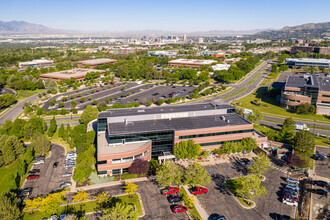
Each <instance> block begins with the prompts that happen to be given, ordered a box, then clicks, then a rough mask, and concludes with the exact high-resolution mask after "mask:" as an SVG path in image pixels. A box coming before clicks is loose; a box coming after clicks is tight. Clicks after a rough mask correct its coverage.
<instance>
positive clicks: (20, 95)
mask: <svg viewBox="0 0 330 220" xmlns="http://www.w3.org/2000/svg"><path fill="white" fill-rule="evenodd" d="M43 91H44V90H42V89H36V90H34V91H31V90H17V99H18V100H23V99H26V98H29V97H30V96H33V95H35V94H38V93H40V92H43Z"/></svg>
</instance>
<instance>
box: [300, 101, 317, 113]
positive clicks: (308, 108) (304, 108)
mask: <svg viewBox="0 0 330 220" xmlns="http://www.w3.org/2000/svg"><path fill="white" fill-rule="evenodd" d="M296 111H297V113H298V114H305V115H308V114H315V112H316V110H315V106H314V105H311V104H309V103H303V104H301V105H299V106H298V107H297V109H296Z"/></svg>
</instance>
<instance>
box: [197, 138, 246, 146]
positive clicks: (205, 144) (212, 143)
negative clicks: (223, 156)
mask: <svg viewBox="0 0 330 220" xmlns="http://www.w3.org/2000/svg"><path fill="white" fill-rule="evenodd" d="M239 141H241V139H240V140H233V141H231V142H235V143H236V142H239ZM225 142H226V141H217V142H209V143H203V144H199V145H201V147H206V146H214V145H220V144H223V143H225Z"/></svg>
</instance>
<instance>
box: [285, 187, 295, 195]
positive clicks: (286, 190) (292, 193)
mask: <svg viewBox="0 0 330 220" xmlns="http://www.w3.org/2000/svg"><path fill="white" fill-rule="evenodd" d="M285 194H291V195H294V196H296V195H297V194H298V191H297V190H294V189H291V188H284V189H283V191H282V195H285Z"/></svg>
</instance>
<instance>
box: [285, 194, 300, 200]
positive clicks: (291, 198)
mask: <svg viewBox="0 0 330 220" xmlns="http://www.w3.org/2000/svg"><path fill="white" fill-rule="evenodd" d="M283 199H289V200H293V201H295V202H298V199H297V197H295V196H292V195H289V194H285V195H283Z"/></svg>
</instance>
